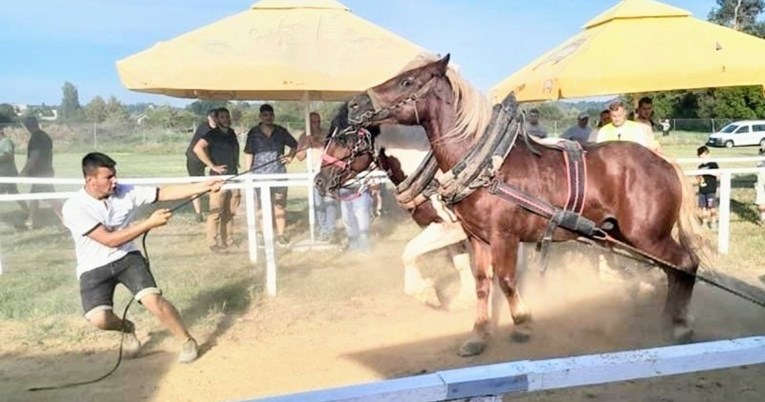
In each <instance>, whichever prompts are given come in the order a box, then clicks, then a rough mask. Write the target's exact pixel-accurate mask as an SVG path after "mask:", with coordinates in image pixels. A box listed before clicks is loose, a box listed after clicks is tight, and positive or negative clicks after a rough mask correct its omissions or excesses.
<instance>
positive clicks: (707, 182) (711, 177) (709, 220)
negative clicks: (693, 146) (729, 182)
mask: <svg viewBox="0 0 765 402" xmlns="http://www.w3.org/2000/svg"><path fill="white" fill-rule="evenodd" d="M696 155H698V157H699V158H708V157H709V148H707V147H705V146H701V147H699V148H698V149H697V150H696ZM719 168H720V166H718V165H717V162H713V161H708V162H704V163H702V164H700V165H699V170H705V169H719ZM696 181H697V182H698V184H699V194H698V207H699V210H700V212H701V221H702V224H703V225H708V226H709V228H710V229H713V230H715V229H717V198H716V194H717V174H705V175H701V176H696Z"/></svg>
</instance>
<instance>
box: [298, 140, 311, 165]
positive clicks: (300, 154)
mask: <svg viewBox="0 0 765 402" xmlns="http://www.w3.org/2000/svg"><path fill="white" fill-rule="evenodd" d="M309 142H310V141H309V139H308V136H307V135H305V133H303V134H302V135H301V136H300V138H299V139H298V148H301V150H300V151H298V152H297V153H295V158H297V160H299V161H301V162H302V161H303V160H305V157H306V151H305V149H303V148H306V145H307V144H308V143H309Z"/></svg>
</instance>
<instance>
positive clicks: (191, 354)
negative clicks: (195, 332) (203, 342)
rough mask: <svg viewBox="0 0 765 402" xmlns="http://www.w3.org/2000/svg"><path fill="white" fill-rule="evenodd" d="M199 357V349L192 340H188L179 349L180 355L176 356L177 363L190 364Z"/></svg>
mask: <svg viewBox="0 0 765 402" xmlns="http://www.w3.org/2000/svg"><path fill="white" fill-rule="evenodd" d="M197 357H199V348H198V347H197V341H196V340H194V338H189V339H188V340H186V342H185V343H184V344H183V346H182V347H181V353H180V354H179V355H178V363H183V364H187V363H191V362H193V361H194V360H196V359H197Z"/></svg>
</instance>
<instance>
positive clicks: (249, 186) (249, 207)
mask: <svg viewBox="0 0 765 402" xmlns="http://www.w3.org/2000/svg"><path fill="white" fill-rule="evenodd" d="M244 183H245V188H244V209H245V213H246V214H247V245H248V246H249V247H248V249H249V252H250V262H252V263H253V264H254V263H257V262H258V235H257V233H258V218H257V216H258V212H257V208H256V206H255V187H253V186H254V181H253V179H252V178H248V179H247V180H245V181H244Z"/></svg>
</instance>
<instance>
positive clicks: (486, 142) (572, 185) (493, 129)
mask: <svg viewBox="0 0 765 402" xmlns="http://www.w3.org/2000/svg"><path fill="white" fill-rule="evenodd" d="M516 115H517V103H516V102H515V99H514V98H512V97H508V98H506V99H505V100H504V101H503V102H502V103H501V104H498V105H495V106H494V108H493V111H492V118H491V121H490V123H489V125H488V126H487V128H486V130H485V131H484V133H483V136H482V137H481V139H480V140H478V141H476V143H475V144H474V145H473V146H472V147H471V148H470V150H469V151H468V153H467V155H466V156H465V157H464V158H463V159H462V160H461V161H460V162H459V163H457V165H455V166H454V167H452V168H451V169H450V170H449V171H447V172H446V173H445V174H444V175H443V177H442V178H441V179H440V180H436V179H435V174H436V171H437V169H438V168H437V166H436V163H435V157H434V155H433V153H432V151H431V152H429V153H428V154H427V155H426V157H425V159H424V160H423V162H422V163H421V164H420V166H419V167H418V169H417V171H416V172H415V173H414V174H412V175H411V176H409V177H408V178H407V180H406V181H405V182H402V183H401V184H400V185H399V186H398V187H397V188H396V190H397V192H398V194H397V196H396V200H397V201H398V202H399V204H401V205H402V206H405V207H413V206H417V205H419V204H420V203H422V202H424V201H425V200H427V199H428V198H429V197H430V196H431V195H433V194H434V193H436V192H437V193H438V194H439V196H440V197H441V199H442V200H443V201H444V203H445V204H446V205H449V206H451V205H454V204H456V203H458V202H460V201H462V200H463V199H465V198H466V197H468V196H469V195H470V194H472V193H473V192H474V191H476V190H477V189H478V188H481V187H487V188H488V191H489V193H490V194H493V195H495V196H498V197H500V198H503V199H505V200H507V201H510V202H513V203H515V204H517V205H518V206H520V207H522V208H524V209H525V210H527V211H529V212H531V213H534V214H536V215H539V216H541V217H543V218H545V219H547V220H548V225H547V228H546V230H545V231H544V233H543V235H542V236H541V238H540V239H539V243H538V245H537V248H538V249H539V250H541V251H542V252H543V256H546V254H547V250H548V245H549V243H550V242H551V241H552V237H553V233H554V232H555V229H556V228H558V227H561V228H564V229H567V230H570V231H573V232H575V233H578V234H580V235H582V236H585V237H587V238H589V239H593V238H596V235H598V234H599V233H598V227H597V225H596V224H595V222H593V221H592V220H589V219H587V218H585V217H583V216H582V215H581V214H582V211H583V209H584V199H585V194H586V188H587V174H586V163H585V152H584V150H583V149H582V147H581V145H579V143H577V142H573V141H565V140H564V141H560V142H558V143H556V144H553V145H543V146H545V147H547V148H552V149H557V150H559V151H561V154H562V156H563V160H564V163H565V167H566V176H567V189H568V191H567V197H566V203H565V206H564V207H562V208H561V207H557V206H554V205H552V204H551V203H549V202H547V201H545V200H542V199H539V198H537V197H535V196H533V195H531V194H529V193H527V192H525V191H523V190H521V189H519V188H517V187H515V186H513V185H511V184H507V183H503V182H502V181H501V180H499V179H498V178H496V172H497V171H498V170H499V168H500V167H501V166H502V164H503V163H504V161H505V159H506V158H507V156H508V155H509V153H510V151H511V150H512V148H513V146H515V144H516V142H517V140H518V138H519V137H522V138H523V139H524V140H525V141H526V144H527V145H528V146H529V147H530V148H532V146H531V144H530V143H529V139H528V136H526V135H525V133H523V131H522V130H523V124H524V121H523V119H522V118H521V119H516V118H515V116H516ZM521 116H522V115H521ZM532 149H533V148H532Z"/></svg>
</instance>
